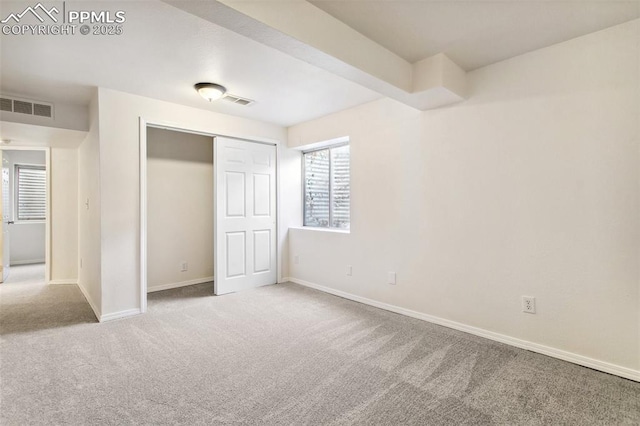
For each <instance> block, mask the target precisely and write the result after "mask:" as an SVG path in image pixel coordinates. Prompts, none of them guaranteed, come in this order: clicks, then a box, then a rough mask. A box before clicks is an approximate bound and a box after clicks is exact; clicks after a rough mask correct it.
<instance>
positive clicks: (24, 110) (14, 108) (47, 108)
mask: <svg viewBox="0 0 640 426" xmlns="http://www.w3.org/2000/svg"><path fill="white" fill-rule="evenodd" d="M0 111H7V112H15V113H18V114H26V115H35V116H38V117H45V118H53V104H50V103H48V102H40V101H30V100H27V99H20V98H14V97H9V96H4V95H2V96H1V97H0Z"/></svg>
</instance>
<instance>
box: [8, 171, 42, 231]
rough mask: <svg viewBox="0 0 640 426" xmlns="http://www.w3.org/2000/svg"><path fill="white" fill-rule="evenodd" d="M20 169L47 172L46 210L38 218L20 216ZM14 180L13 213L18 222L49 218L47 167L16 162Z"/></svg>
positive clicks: (31, 221)
mask: <svg viewBox="0 0 640 426" xmlns="http://www.w3.org/2000/svg"><path fill="white" fill-rule="evenodd" d="M20 169H30V170H42V171H43V172H44V173H45V182H44V189H45V194H44V206H45V212H44V217H38V218H30V219H23V218H21V217H20V172H19V170H20ZM13 181H14V193H13V215H14V219H13V220H14V221H15V222H16V223H39V222H40V223H42V222H46V220H47V205H48V204H47V191H48V189H47V188H48V182H47V181H48V179H47V167H46V165H42V164H27V163H15V164H14V165H13Z"/></svg>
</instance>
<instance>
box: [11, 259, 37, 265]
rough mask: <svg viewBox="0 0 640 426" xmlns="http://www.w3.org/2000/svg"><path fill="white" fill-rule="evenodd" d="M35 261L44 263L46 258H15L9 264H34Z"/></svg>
mask: <svg viewBox="0 0 640 426" xmlns="http://www.w3.org/2000/svg"><path fill="white" fill-rule="evenodd" d="M35 263H44V259H30V260H13V261H11V262H10V263H9V266H20V265H33V264H35Z"/></svg>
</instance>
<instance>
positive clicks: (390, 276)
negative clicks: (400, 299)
mask: <svg viewBox="0 0 640 426" xmlns="http://www.w3.org/2000/svg"><path fill="white" fill-rule="evenodd" d="M387 284H391V285H396V273H395V272H387Z"/></svg>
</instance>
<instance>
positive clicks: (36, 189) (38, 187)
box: [16, 166, 47, 220]
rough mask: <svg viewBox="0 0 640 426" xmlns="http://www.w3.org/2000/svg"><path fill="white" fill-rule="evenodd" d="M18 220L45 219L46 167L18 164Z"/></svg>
mask: <svg viewBox="0 0 640 426" xmlns="http://www.w3.org/2000/svg"><path fill="white" fill-rule="evenodd" d="M16 175H17V180H18V183H17V193H16V204H17V209H16V210H17V213H18V220H44V219H45V216H46V197H47V192H46V184H47V182H46V172H45V169H44V168H41V167H33V166H16Z"/></svg>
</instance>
